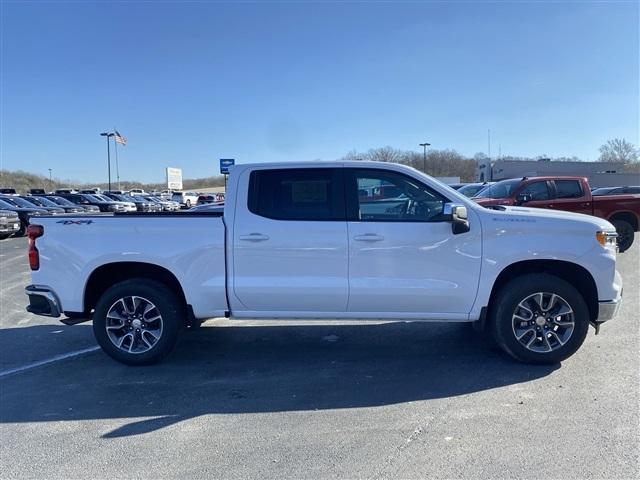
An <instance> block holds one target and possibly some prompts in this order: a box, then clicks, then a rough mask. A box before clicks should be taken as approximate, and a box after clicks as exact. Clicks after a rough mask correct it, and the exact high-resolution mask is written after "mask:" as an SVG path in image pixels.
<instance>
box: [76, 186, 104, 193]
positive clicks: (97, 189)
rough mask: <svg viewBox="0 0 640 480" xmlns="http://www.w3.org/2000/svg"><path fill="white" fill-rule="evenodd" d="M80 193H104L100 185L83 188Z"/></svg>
mask: <svg viewBox="0 0 640 480" xmlns="http://www.w3.org/2000/svg"><path fill="white" fill-rule="evenodd" d="M79 193H88V194H90V195H95V194H96V193H102V189H101V188H100V187H94V188H83V189H82V190H80V192H79Z"/></svg>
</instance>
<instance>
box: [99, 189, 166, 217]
mask: <svg viewBox="0 0 640 480" xmlns="http://www.w3.org/2000/svg"><path fill="white" fill-rule="evenodd" d="M105 195H106V196H107V197H109V198H111V199H112V200H116V201H120V202H128V203H129V204H132V205H133V206H134V207H135V211H137V212H157V211H159V209H158V207H157V206H156V204H155V203H152V202H150V201H148V200H145V199H144V198H141V197H132V196H130V195H124V194H118V193H111V192H105ZM160 210H161V208H160Z"/></svg>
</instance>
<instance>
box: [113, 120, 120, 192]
mask: <svg viewBox="0 0 640 480" xmlns="http://www.w3.org/2000/svg"><path fill="white" fill-rule="evenodd" d="M113 131H114V132H117V130H116V127H113ZM113 147H114V148H115V153H116V178H117V180H118V190H120V169H119V168H118V142H117V141H116V136H115V135H114V136H113Z"/></svg>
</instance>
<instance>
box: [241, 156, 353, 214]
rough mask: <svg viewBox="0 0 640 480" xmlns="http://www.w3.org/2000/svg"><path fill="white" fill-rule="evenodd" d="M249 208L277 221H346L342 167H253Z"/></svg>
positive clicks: (250, 179)
mask: <svg viewBox="0 0 640 480" xmlns="http://www.w3.org/2000/svg"><path fill="white" fill-rule="evenodd" d="M248 203H249V205H248V207H249V211H251V212H252V213H255V214H256V215H260V216H261V217H266V218H271V219H274V220H320V221H327V220H345V208H344V191H343V182H342V170H341V169H337V168H296V169H275V170H254V171H253V172H251V177H250V178H249V202H248Z"/></svg>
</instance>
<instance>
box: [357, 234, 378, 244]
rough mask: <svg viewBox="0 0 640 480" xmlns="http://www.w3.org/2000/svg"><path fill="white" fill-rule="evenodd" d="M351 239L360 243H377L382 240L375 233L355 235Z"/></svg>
mask: <svg viewBox="0 0 640 480" xmlns="http://www.w3.org/2000/svg"><path fill="white" fill-rule="evenodd" d="M353 239H354V240H358V241H360V242H379V241H380V240H384V237H383V236H382V235H377V234H375V233H365V234H364V235H356V236H355V237H353Z"/></svg>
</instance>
